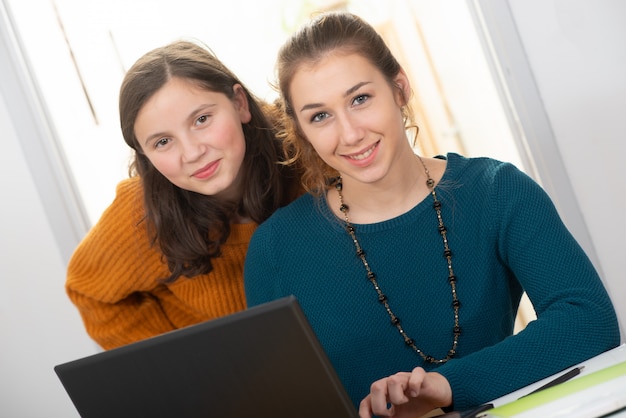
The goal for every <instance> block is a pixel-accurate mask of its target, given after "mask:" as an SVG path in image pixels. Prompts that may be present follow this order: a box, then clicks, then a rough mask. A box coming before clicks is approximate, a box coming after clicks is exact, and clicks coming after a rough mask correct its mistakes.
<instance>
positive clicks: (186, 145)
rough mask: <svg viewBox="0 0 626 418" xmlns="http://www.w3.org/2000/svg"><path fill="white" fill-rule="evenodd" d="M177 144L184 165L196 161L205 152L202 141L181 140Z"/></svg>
mask: <svg viewBox="0 0 626 418" xmlns="http://www.w3.org/2000/svg"><path fill="white" fill-rule="evenodd" d="M179 144H180V146H181V153H182V154H181V155H182V160H183V162H184V163H193V162H195V161H198V160H199V159H200V157H202V156H203V155H204V153H205V152H206V145H204V144H203V143H202V141H198V140H195V139H194V138H190V137H186V138H181V139H180V141H179Z"/></svg>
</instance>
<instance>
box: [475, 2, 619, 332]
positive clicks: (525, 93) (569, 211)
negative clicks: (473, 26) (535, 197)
mask: <svg viewBox="0 0 626 418" xmlns="http://www.w3.org/2000/svg"><path fill="white" fill-rule="evenodd" d="M469 4H470V5H471V6H473V7H475V9H476V10H477V14H478V15H479V17H478V19H477V20H478V21H481V22H482V23H483V24H484V26H485V27H486V28H487V38H489V39H488V42H487V43H488V44H489V45H488V47H490V48H491V49H492V50H493V51H494V52H495V54H494V55H495V56H496V57H497V58H496V61H497V62H496V64H497V65H498V66H499V68H498V69H497V70H499V77H500V78H501V80H502V81H503V83H504V84H506V90H507V91H505V92H504V93H505V95H506V96H508V100H509V101H510V103H511V104H512V107H513V108H514V111H513V113H514V114H512V115H511V119H512V123H513V124H518V125H519V127H520V129H519V132H520V137H521V138H520V141H521V142H523V143H524V144H525V146H526V147H527V148H528V150H529V151H530V154H531V155H532V158H533V160H534V162H535V164H536V167H535V168H536V174H537V176H538V177H539V180H540V181H541V182H542V184H543V185H544V187H545V188H546V190H547V191H548V193H549V194H550V195H551V196H552V198H553V199H554V200H555V202H556V204H557V207H558V209H559V211H560V212H561V215H562V216H563V218H564V220H565V222H566V223H567V224H568V226H569V227H570V229H571V230H572V232H573V233H574V235H575V236H576V237H577V239H578V240H579V242H580V243H581V245H582V246H583V247H584V248H585V249H586V251H587V252H588V253H589V255H590V256H591V258H592V260H593V261H594V263H595V265H596V267H597V268H598V270H599V271H600V273H601V276H602V279H603V280H604V283H605V285H606V287H607V288H608V290H609V293H610V295H611V297H612V299H613V300H614V302H615V307H616V309H617V311H618V316H619V318H620V324H621V331H622V341H624V340H625V338H626V305H624V304H623V303H621V302H622V301H623V300H624V298H625V297H626V283H625V282H624V279H623V275H624V270H623V268H622V260H623V258H622V257H623V251H622V250H623V239H624V236H625V234H626V221H625V220H624V213H626V196H624V192H623V191H624V189H625V187H624V183H625V181H626V175H625V174H624V172H623V171H622V170H620V168H621V164H623V163H622V159H623V156H624V153H625V152H626V141H625V140H626V134H625V133H624V132H626V131H625V130H624V128H623V120H624V116H623V114H624V111H626V77H625V76H624V73H625V71H626V44H624V39H626V27H625V26H624V25H623V17H624V16H626V2H623V1H621V0H596V1H593V2H590V1H587V0H507V1H502V0H470V1H469Z"/></svg>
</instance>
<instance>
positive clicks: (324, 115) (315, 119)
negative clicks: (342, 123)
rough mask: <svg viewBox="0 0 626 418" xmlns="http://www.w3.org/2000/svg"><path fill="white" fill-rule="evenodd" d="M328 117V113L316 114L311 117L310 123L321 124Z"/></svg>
mask: <svg viewBox="0 0 626 418" xmlns="http://www.w3.org/2000/svg"><path fill="white" fill-rule="evenodd" d="M327 117H328V113H326V112H320V113H316V114H314V115H313V116H312V117H311V122H321V121H323V120H324V119H326V118H327Z"/></svg>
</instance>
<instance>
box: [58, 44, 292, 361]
mask: <svg viewBox="0 0 626 418" xmlns="http://www.w3.org/2000/svg"><path fill="white" fill-rule="evenodd" d="M272 111H274V109H273V108H271V107H270V106H269V105H266V104H264V103H262V102H261V101H260V100H258V99H257V98H255V97H254V96H253V95H252V94H251V93H250V92H249V91H248V89H247V88H246V87H245V86H244V85H243V84H242V83H241V82H240V81H239V80H238V79H237V77H236V76H235V75H234V74H233V73H232V72H231V71H230V70H229V69H228V68H226V67H225V66H224V65H223V64H222V63H221V62H220V61H219V60H218V59H217V58H216V57H215V56H214V55H213V54H212V53H211V52H209V51H208V50H207V49H206V48H204V47H202V46H200V45H197V44H194V43H190V42H187V41H178V42H174V43H172V44H169V45H166V46H164V47H161V48H157V49H155V50H152V51H150V52H148V53H147V54H145V55H144V56H143V57H141V58H140V59H139V60H138V61H137V62H136V63H135V64H134V65H133V66H132V67H131V68H130V69H129V70H128V72H127V74H126V76H125V78H124V80H123V82H122V86H121V89H120V98H119V112H120V121H121V128H122V134H123V136H124V140H125V141H126V143H127V144H128V145H129V146H130V147H131V148H132V149H133V150H134V161H133V163H132V164H131V167H130V173H131V178H129V179H127V180H124V181H122V182H121V183H120V184H119V185H118V187H117V193H116V197H115V200H114V201H113V202H112V204H111V205H110V206H109V207H108V208H107V209H106V210H105V211H104V212H103V214H102V216H101V218H100V220H99V221H98V222H97V224H96V225H95V226H94V227H93V228H92V229H91V230H90V231H89V233H88V234H87V235H86V237H85V238H84V239H83V241H82V242H81V243H80V245H79V246H78V247H77V249H76V250H75V252H74V254H73V256H72V258H71V260H70V263H69V265H68V270H67V282H66V289H67V293H68V295H69V297H70V299H71V301H72V302H73V303H74V304H75V305H76V307H77V308H78V310H79V312H80V314H81V316H82V318H83V321H84V324H85V327H86V330H87V332H88V333H89V335H90V336H91V337H92V338H93V339H94V340H95V341H96V342H97V343H98V344H100V345H101V346H102V347H103V348H104V349H111V348H114V347H118V346H121V345H124V344H128V343H131V342H134V341H138V340H141V339H144V338H148V337H151V336H154V335H157V334H161V333H164V332H167V331H171V330H174V329H177V328H180V327H184V326H187V325H191V324H194V323H197V322H200V321H205V320H209V319H213V318H217V317H220V316H223V315H226V314H230V313H233V312H236V311H239V310H242V309H244V307H245V299H244V292H243V278H242V277H243V272H242V270H243V260H244V256H245V253H246V250H247V246H248V241H249V239H250V237H251V235H252V233H253V231H254V230H255V228H256V226H257V225H258V224H259V223H260V222H262V221H264V220H265V219H266V218H267V217H268V216H269V215H270V214H271V213H272V212H274V210H276V209H277V208H278V207H280V206H283V205H284V204H286V203H288V202H289V201H290V200H292V198H293V197H295V191H296V190H297V187H298V186H296V184H297V183H298V181H297V180H296V179H297V176H295V175H294V170H293V169H291V168H288V167H285V166H284V165H281V164H277V161H278V160H279V159H280V157H279V155H280V153H279V150H280V143H279V141H278V140H277V139H276V138H275V136H274V133H275V131H274V129H273V125H272V123H271V120H270V119H271V118H269V117H268V115H269V112H272Z"/></svg>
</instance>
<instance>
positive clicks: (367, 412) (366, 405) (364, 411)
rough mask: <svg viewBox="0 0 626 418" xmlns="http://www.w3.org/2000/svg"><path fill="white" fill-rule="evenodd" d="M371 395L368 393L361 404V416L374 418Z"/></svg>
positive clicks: (360, 417)
mask: <svg viewBox="0 0 626 418" xmlns="http://www.w3.org/2000/svg"><path fill="white" fill-rule="evenodd" d="M371 399H372V398H371V395H367V396H366V397H365V398H363V400H362V401H361V403H360V404H359V418H372V417H373V415H372V404H371Z"/></svg>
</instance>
